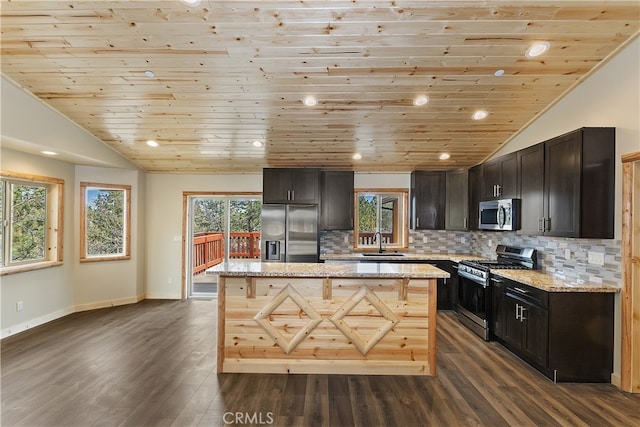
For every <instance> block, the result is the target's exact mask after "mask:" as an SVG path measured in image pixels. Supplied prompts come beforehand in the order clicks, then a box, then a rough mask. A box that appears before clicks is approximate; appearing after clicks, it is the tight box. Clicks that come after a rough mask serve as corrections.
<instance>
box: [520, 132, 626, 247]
mask: <svg viewBox="0 0 640 427" xmlns="http://www.w3.org/2000/svg"><path fill="white" fill-rule="evenodd" d="M517 158H518V168H519V176H518V197H519V198H520V199H521V206H522V210H521V224H522V227H521V229H520V231H519V233H520V234H541V235H548V236H557V237H580V238H600V239H610V238H613V233H614V185H615V128H581V129H578V130H575V131H572V132H569V133H567V134H564V135H561V136H558V137H556V138H552V139H550V140H548V141H545V142H543V143H540V144H537V145H534V146H532V147H529V148H526V149H524V150H521V151H518V153H517Z"/></svg>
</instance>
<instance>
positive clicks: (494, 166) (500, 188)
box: [483, 153, 518, 200]
mask: <svg viewBox="0 0 640 427" xmlns="http://www.w3.org/2000/svg"><path fill="white" fill-rule="evenodd" d="M483 175H484V176H483V178H484V198H483V200H494V199H512V198H515V197H516V194H517V192H518V183H517V181H518V163H517V159H516V153H510V154H506V155H504V156H501V157H498V158H497V159H493V160H490V161H488V162H486V163H484V170H483Z"/></svg>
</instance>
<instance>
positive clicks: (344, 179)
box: [320, 171, 354, 230]
mask: <svg viewBox="0 0 640 427" xmlns="http://www.w3.org/2000/svg"><path fill="white" fill-rule="evenodd" d="M353 198H354V186H353V171H321V172H320V228H321V229H323V230H352V229H353Z"/></svg>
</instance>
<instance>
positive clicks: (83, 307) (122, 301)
mask: <svg viewBox="0 0 640 427" xmlns="http://www.w3.org/2000/svg"><path fill="white" fill-rule="evenodd" d="M146 298H147V296H146V295H145V294H140V295H138V296H135V297H128V298H119V299H115V300H108V301H100V302H93V303H89V304H80V305H75V306H73V307H69V308H66V309H64V310H58V311H54V312H53V313H49V314H47V315H44V316H40V317H36V318H35V319H31V320H28V321H26V322H22V323H19V324H17V325H14V326H11V327H9V328H6V329H3V330H2V331H0V339H4V338H7V337H10V336H12V335H15V334H18V333H20V332H24V331H26V330H27V329H31V328H35V327H36V326H40V325H44V324H45V323H49V322H51V321H53V320H56V319H60V318H61V317H64V316H68V315H70V314H73V313H77V312H81V311H87V310H96V309H99V308H107V307H115V306H118V305H126V304H135V303H138V302H140V301H142V300H143V299H146Z"/></svg>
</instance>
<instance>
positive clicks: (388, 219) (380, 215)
mask: <svg viewBox="0 0 640 427" xmlns="http://www.w3.org/2000/svg"><path fill="white" fill-rule="evenodd" d="M407 193H408V191H407V190H402V189H401V190H395V189H394V190H386V189H385V190H360V189H357V190H356V192H355V195H356V197H355V200H356V203H357V206H356V209H355V211H356V221H355V224H356V229H355V230H354V234H355V236H356V238H355V239H354V247H355V249H378V248H379V247H380V240H379V239H382V246H383V248H385V249H406V248H407V240H408V237H407V236H408V210H407V200H408V194H407ZM377 233H380V234H379V235H378V234H377Z"/></svg>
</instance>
